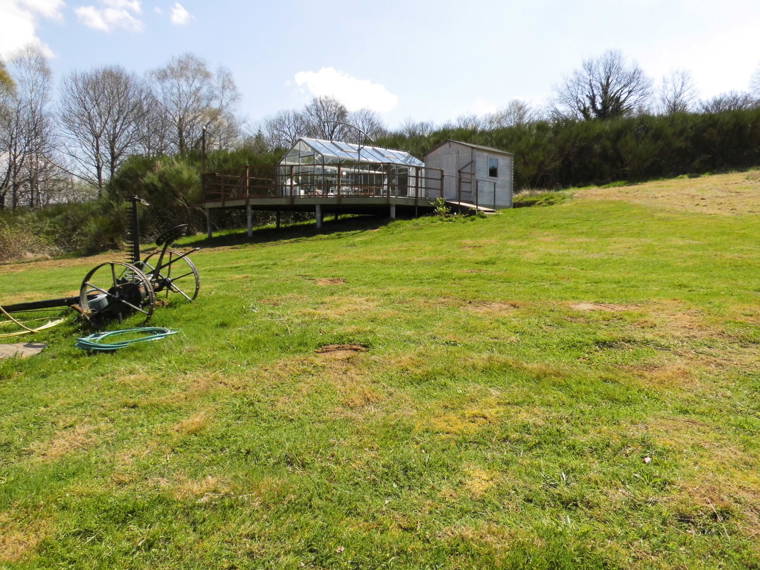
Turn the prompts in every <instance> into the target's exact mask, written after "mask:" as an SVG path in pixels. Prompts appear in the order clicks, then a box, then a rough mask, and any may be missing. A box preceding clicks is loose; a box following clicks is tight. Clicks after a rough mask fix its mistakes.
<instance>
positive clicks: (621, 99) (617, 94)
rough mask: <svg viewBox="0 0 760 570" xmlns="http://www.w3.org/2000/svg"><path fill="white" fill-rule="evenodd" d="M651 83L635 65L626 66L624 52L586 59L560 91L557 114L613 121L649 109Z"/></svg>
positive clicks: (558, 93)
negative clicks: (647, 106) (647, 107)
mask: <svg viewBox="0 0 760 570" xmlns="http://www.w3.org/2000/svg"><path fill="white" fill-rule="evenodd" d="M650 91H651V81H650V80H649V79H648V78H647V77H646V76H645V75H644V72H643V71H642V70H641V68H640V67H638V65H636V64H633V63H632V64H630V65H629V64H627V63H626V61H625V59H624V57H623V55H622V53H620V52H619V51H608V52H606V53H604V54H603V55H602V56H601V57H599V58H598V59H587V60H585V61H584V62H583V65H582V66H581V69H579V70H577V71H575V72H574V73H573V74H572V75H571V76H570V77H569V78H568V79H567V80H566V81H565V82H564V84H563V85H561V86H560V87H558V88H557V94H556V106H557V112H558V113H559V114H560V115H561V116H563V117H569V118H577V119H583V120H591V119H613V118H617V117H625V116H629V115H633V114H636V113H638V112H641V111H642V110H644V109H645V108H646V105H647V102H648V100H649V96H650Z"/></svg>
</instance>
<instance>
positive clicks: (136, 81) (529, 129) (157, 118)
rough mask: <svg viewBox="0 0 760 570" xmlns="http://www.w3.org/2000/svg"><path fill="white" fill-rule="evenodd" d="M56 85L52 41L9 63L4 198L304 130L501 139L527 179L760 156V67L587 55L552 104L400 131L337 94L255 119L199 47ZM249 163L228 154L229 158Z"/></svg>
mask: <svg viewBox="0 0 760 570" xmlns="http://www.w3.org/2000/svg"><path fill="white" fill-rule="evenodd" d="M53 92H54V88H53V78H52V74H51V71H50V68H49V66H48V63H47V60H46V59H45V57H44V56H43V55H42V54H41V53H40V52H39V51H38V50H36V49H34V48H28V49H25V50H23V51H21V52H20V53H18V54H17V55H15V56H14V57H12V58H10V59H9V60H8V61H7V62H6V64H2V62H0V209H16V208H18V207H22V206H24V207H33V208H34V207H39V206H44V205H46V204H51V203H61V202H67V201H82V200H86V199H91V198H94V197H98V196H102V195H104V193H106V191H107V189H108V188H109V187H110V186H113V184H110V182H111V181H113V180H115V179H116V178H117V177H118V173H119V171H120V169H122V168H123V167H124V165H125V164H127V163H128V161H130V160H131V161H132V162H131V167H130V172H132V171H133V170H134V165H135V164H138V163H139V164H142V165H143V166H144V167H145V168H148V165H152V166H150V167H151V168H154V169H155V168H156V164H158V162H159V161H160V159H162V158H167V157H168V158H172V157H174V159H177V160H185V161H186V163H187V164H192V169H194V170H195V171H197V170H199V169H200V168H202V166H203V165H202V164H201V161H200V160H199V157H200V156H201V155H205V154H210V155H211V154H214V153H215V152H216V153H217V154H216V156H217V157H219V156H221V155H219V154H218V153H219V152H222V153H224V152H227V153H230V156H238V157H239V156H243V155H240V154H239V151H241V150H242V151H244V153H243V154H244V155H245V156H246V157H247V158H246V161H252V160H253V161H258V162H275V161H276V159H277V157H278V156H279V154H280V153H281V152H282V151H283V150H284V149H287V148H288V147H290V146H291V145H292V144H293V142H294V141H295V140H296V139H297V138H298V137H300V136H311V137H317V138H324V139H334V140H347V141H353V142H363V143H366V142H368V141H370V142H374V143H375V144H379V145H381V146H382V145H385V146H391V147H398V148H403V149H405V150H409V151H410V152H412V153H413V154H416V155H417V156H423V155H424V154H425V152H426V151H427V150H429V149H430V148H432V147H433V146H435V145H436V144H437V143H438V142H440V141H442V140H445V139H446V138H455V139H463V140H467V141H471V142H477V143H480V144H485V145H490V146H496V147H499V148H504V149H507V150H510V151H512V152H514V153H515V155H516V178H517V180H516V186H517V187H518V188H519V187H526V186H529V187H560V186H568V185H574V184H586V183H597V182H608V181H612V180H620V179H631V180H633V179H642V178H646V177H652V176H664V175H669V174H680V173H684V172H701V171H705V170H715V169H720V168H730V167H738V166H747V165H750V164H758V163H760V158H758V156H757V149H758V148H759V147H760V140H758V129H759V128H760V127H758V110H759V109H760V69H759V70H758V71H757V72H755V74H754V76H753V78H752V80H751V84H750V90H748V91H747V92H729V93H725V94H723V95H719V96H716V97H713V98H711V99H708V100H700V99H699V98H698V97H697V92H696V89H695V86H694V81H693V79H692V77H691V75H690V74H689V73H688V72H687V71H683V70H679V71H675V72H673V73H672V74H670V75H669V76H667V77H664V78H662V80H661V81H660V82H659V83H658V84H657V85H655V83H654V82H653V81H652V80H651V79H650V78H649V77H647V75H646V74H645V73H644V71H643V70H642V69H641V68H640V67H639V66H638V65H636V64H635V63H633V62H631V61H629V60H627V59H626V58H625V57H624V56H623V54H622V53H620V52H618V51H608V52H606V53H604V54H602V55H601V56H599V57H597V58H591V59H587V60H585V61H583V62H582V64H581V65H580V67H579V68H578V69H577V70H575V71H574V72H573V73H572V74H570V75H569V76H567V77H566V78H564V80H563V81H561V82H560V83H559V84H558V85H557V86H556V88H555V92H554V95H553V98H552V101H551V104H549V105H548V106H546V107H544V108H535V107H531V106H530V105H528V104H527V103H526V102H524V101H520V100H513V101H511V102H509V103H508V104H507V105H506V106H505V107H504V108H502V109H501V110H500V111H498V112H496V113H491V114H489V115H486V116H475V115H467V116H461V117H458V118H457V119H455V120H453V121H450V122H447V123H445V124H442V125H434V124H432V123H428V122H421V121H414V120H411V119H410V120H407V121H406V122H405V123H404V124H402V125H401V126H400V127H399V128H396V129H388V128H387V127H386V126H385V125H384V124H383V122H382V120H381V119H380V117H379V116H378V115H377V114H376V113H374V112H372V111H370V110H367V109H363V110H358V111H353V112H349V111H348V109H347V108H346V107H345V106H344V105H343V104H342V103H340V102H339V101H337V100H335V99H333V98H330V97H318V98H314V99H313V100H312V101H310V102H309V103H308V104H306V105H305V106H304V107H303V108H302V109H300V110H299V109H295V110H284V111H281V112H279V113H277V114H275V115H274V116H271V117H269V118H267V119H265V120H264V121H262V122H261V124H260V125H259V126H258V128H256V129H251V128H250V126H248V125H245V123H244V121H242V120H241V118H240V116H239V114H238V112H237V103H238V100H239V92H238V89H237V86H236V84H235V81H234V78H233V77H232V74H231V73H230V72H229V70H227V69H225V68H223V67H220V68H218V69H216V70H212V69H210V68H209V66H208V65H207V64H206V63H205V62H204V61H203V60H201V59H200V58H198V57H197V56H195V55H193V54H184V55H180V56H177V57H175V58H173V59H171V60H170V61H169V62H168V63H166V64H165V65H163V66H161V67H158V68H156V69H154V70H151V71H149V72H147V73H145V74H144V75H137V74H135V73H132V72H129V71H128V70H125V69H124V68H122V67H119V66H105V67H100V68H95V69H91V70H87V71H76V72H73V73H70V74H69V75H67V76H65V77H63V78H62V80H61V82H60V87H59V89H58V96H57V97H56V100H55V102H54V101H53V98H52V94H53ZM236 152H237V153H238V154H235V153H236ZM140 157H142V158H140ZM183 157H184V158H183ZM256 157H258V158H256ZM138 158H139V159H140V160H137V162H135V161H134V160H132V159H138ZM236 160H237V159H234V158H232V159H230V160H224V159H219V158H218V160H217V162H218V164H217V166H220V167H224V166H225V165H226V166H231V165H233V164H235V163H236ZM188 161H189V162H188ZM164 164H166V162H164ZM144 174H147V173H144ZM109 184H110V186H109ZM117 186H119V185H117ZM121 187H123V185H121ZM125 191H126V190H125ZM186 194H188V193H187V192H186ZM188 195H189V194H188ZM185 198H186V199H187V196H186V197H185Z"/></svg>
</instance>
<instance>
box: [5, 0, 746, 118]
mask: <svg viewBox="0 0 760 570" xmlns="http://www.w3.org/2000/svg"><path fill="white" fill-rule="evenodd" d="M29 42H37V43H39V44H41V45H43V46H45V49H46V50H47V51H48V52H49V54H50V56H51V60H50V61H51V67H52V68H53V71H54V73H55V74H56V76H57V77H58V78H60V77H62V76H63V75H65V74H66V73H68V72H70V71H72V70H82V69H88V68H92V67H95V66H101V65H109V64H119V65H122V66H123V67H125V68H127V69H130V70H132V71H136V72H143V71H147V70H149V69H154V68H156V67H159V66H161V65H163V64H164V63H166V62H167V61H168V60H169V59H170V58H171V57H172V56H174V55H178V54H181V53H184V52H188V51H189V52H193V53H195V54H196V55H198V56H200V57H202V58H203V59H205V60H206V61H207V62H208V64H209V65H210V66H211V67H217V66H219V65H222V66H225V67H227V68H229V69H230V70H231V71H232V72H233V75H234V77H235V80H236V82H237V84H238V87H239V89H240V92H241V95H242V99H241V102H240V109H239V110H240V112H241V113H242V115H243V116H245V117H246V118H247V119H248V121H249V122H250V123H251V124H254V125H255V124H256V122H257V121H260V120H261V119H263V118H265V117H267V116H270V115H272V114H274V113H275V112H277V111H278V110H282V109H288V108H298V107H300V106H302V105H303V104H304V103H305V102H306V101H307V100H308V99H309V98H310V97H311V96H313V95H322V94H332V95H333V96H336V97H337V98H338V99H341V100H342V101H343V102H344V103H346V104H347V105H348V106H349V107H358V106H367V107H370V108H374V109H375V110H377V111H378V112H379V113H380V115H381V117H382V118H383V119H384V120H385V121H386V123H387V124H389V125H391V126H397V125H399V124H400V123H402V122H403V121H404V120H405V119H406V118H413V119H415V120H431V121H435V122H443V121H445V120H447V119H454V118H456V117H457V116H459V115H463V114H470V113H485V112H489V111H493V110H496V109H497V108H499V107H503V106H504V105H505V104H506V103H507V102H509V101H510V100H511V99H515V98H519V99H524V100H527V101H529V102H531V103H534V104H541V103H544V102H546V101H547V100H548V99H549V98H550V97H551V95H552V90H553V87H554V86H555V85H556V84H557V83H559V82H560V81H561V80H562V78H563V77H564V76H566V75H568V74H569V73H571V72H572V71H573V70H574V69H576V68H577V67H578V66H579V65H580V64H581V61H582V60H583V59H584V58H587V57H593V56H597V55H599V54H601V53H602V52H604V51H605V50H607V49H619V50H621V51H622V52H623V53H624V54H625V55H626V56H627V57H629V58H630V59H632V60H634V61H636V62H637V63H638V64H639V65H640V66H641V67H642V68H643V69H644V70H645V72H646V73H647V74H648V75H649V76H650V77H652V79H654V80H655V81H656V80H658V79H660V78H661V77H662V76H663V75H664V74H667V73H669V72H670V71H672V70H676V69H686V70H688V71H690V72H691V73H692V75H693V77H694V80H695V83H696V86H697V89H698V92H699V95H700V96H701V97H710V96H713V95H716V94H718V93H720V92H725V91H729V90H746V89H747V88H748V86H749V82H750V77H751V75H752V73H753V72H754V71H755V70H756V69H758V67H760V1H758V0H752V1H750V0H724V1H723V2H720V3H718V4H716V3H715V2H709V3H708V2H703V1H701V0H692V1H685V0H671V1H660V0H629V1H625V2H615V1H612V0H607V1H602V0H566V1H549V0H544V1H541V0H537V1H523V2H511V1H509V2H508V1H491V0H470V1H468V2H463V1H461V0H459V1H457V2H454V1H449V0H438V1H414V0H407V1H406V2H403V1H399V0H384V1H382V2H380V1H377V0H375V1H373V2H364V1H362V0H352V1H326V0H324V1H321V2H320V1H308V2H307V1H300V0H298V1H295V0H290V1H288V0H281V1H277V2H256V1H233V0H214V1H202V0H183V1H182V2H175V1H164V0H0V56H6V57H7V56H8V54H10V53H11V52H12V51H13V49H16V48H18V47H20V46H21V45H23V44H25V43H29Z"/></svg>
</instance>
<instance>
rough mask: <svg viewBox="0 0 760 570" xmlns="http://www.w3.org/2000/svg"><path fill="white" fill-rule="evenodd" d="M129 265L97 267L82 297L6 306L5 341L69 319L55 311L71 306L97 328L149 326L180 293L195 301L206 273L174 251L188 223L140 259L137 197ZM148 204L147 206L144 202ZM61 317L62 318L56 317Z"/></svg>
mask: <svg viewBox="0 0 760 570" xmlns="http://www.w3.org/2000/svg"><path fill="white" fill-rule="evenodd" d="M131 201H132V208H131V220H130V228H129V236H128V238H129V239H128V246H129V257H128V259H127V261H107V262H105V263H101V264H99V265H97V266H95V267H93V268H92V269H91V270H90V271H89V272H88V273H87V274H86V275H85V276H84V279H82V283H81V285H80V287H79V294H77V295H71V296H68V297H62V298H58V299H46V300H42V301H29V302H21V303H14V304H5V305H3V304H0V337H4V336H5V337H7V336H18V335H23V334H29V333H35V332H39V331H43V330H46V329H49V328H51V327H53V326H55V325H57V324H59V323H61V322H62V321H63V320H64V319H62V318H55V317H52V315H51V311H55V312H58V313H60V309H62V308H65V307H70V308H72V309H74V310H75V311H77V312H78V313H79V314H80V315H81V317H82V319H83V320H84V321H85V322H86V323H87V324H88V325H89V326H90V327H92V328H100V327H101V326H102V325H104V324H105V323H107V322H109V321H112V320H115V319H117V320H122V319H124V318H126V317H128V316H131V315H136V316H137V317H138V318H140V319H141V320H142V322H147V321H148V320H149V319H150V317H151V316H152V315H153V311H154V309H155V308H156V306H157V305H159V304H160V303H162V302H165V301H167V300H168V297H169V295H174V296H176V297H178V298H179V299H180V300H182V301H185V302H190V301H193V300H194V299H195V298H196V297H197V296H198V291H199V289H200V284H201V281H200V275H199V273H198V269H197V268H196V267H195V264H193V262H192V261H191V259H190V254H191V253H193V252H194V251H197V250H198V248H192V249H189V250H186V251H178V250H175V249H173V244H174V242H175V241H176V240H177V239H178V238H179V237H181V236H183V235H184V234H185V232H186V230H187V225H186V224H182V225H179V226H176V227H174V228H172V229H170V230H168V231H166V232H164V233H163V234H161V235H160V236H159V237H158V238H157V239H156V245H157V246H158V248H157V249H156V250H154V251H153V252H151V253H150V254H149V255H148V256H147V257H145V258H144V259H143V258H141V255H140V239H139V237H140V227H139V218H138V215H137V214H138V213H137V205H138V203H140V202H141V200H140V199H139V198H137V197H134V198H132V200H131ZM143 203H144V202H143ZM56 317H59V315H56Z"/></svg>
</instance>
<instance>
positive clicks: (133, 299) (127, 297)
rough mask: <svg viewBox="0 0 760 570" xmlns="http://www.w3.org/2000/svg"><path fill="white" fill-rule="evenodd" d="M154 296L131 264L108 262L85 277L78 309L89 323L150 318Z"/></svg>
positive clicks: (148, 284)
mask: <svg viewBox="0 0 760 570" xmlns="http://www.w3.org/2000/svg"><path fill="white" fill-rule="evenodd" d="M155 304H156V294H155V292H154V291H153V286H152V285H151V282H150V279H149V278H148V277H147V276H146V275H145V273H143V272H142V271H140V269H138V268H137V267H135V266H134V265H132V264H131V263H123V262H121V261H108V262H106V263H101V264H100V265H98V266H96V267H94V268H93V269H91V270H90V272H89V273H88V274H87V275H85V278H84V279H83V280H82V286H81V287H80V289H79V308H80V309H81V312H82V315H83V316H84V317H85V318H86V319H88V320H89V321H91V322H98V321H101V320H108V319H114V318H115V319H119V320H121V319H124V318H126V317H128V316H130V315H133V314H139V315H142V316H143V317H144V322H147V321H148V320H149V319H150V317H151V315H153V308H154V307H155Z"/></svg>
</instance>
